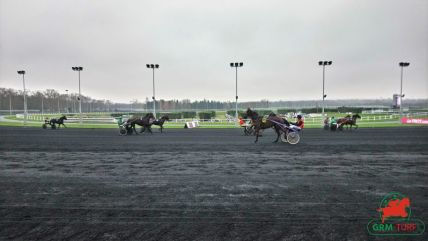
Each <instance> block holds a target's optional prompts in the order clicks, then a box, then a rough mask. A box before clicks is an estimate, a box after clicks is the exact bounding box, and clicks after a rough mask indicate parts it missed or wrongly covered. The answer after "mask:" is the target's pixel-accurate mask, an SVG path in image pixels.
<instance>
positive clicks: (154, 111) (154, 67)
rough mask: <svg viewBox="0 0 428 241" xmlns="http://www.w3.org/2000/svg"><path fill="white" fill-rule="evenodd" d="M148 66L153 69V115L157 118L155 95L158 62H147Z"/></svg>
mask: <svg viewBox="0 0 428 241" xmlns="http://www.w3.org/2000/svg"><path fill="white" fill-rule="evenodd" d="M146 67H147V68H149V69H152V70H153V96H152V100H153V115H154V116H155V118H156V97H155V69H159V65H158V64H146Z"/></svg>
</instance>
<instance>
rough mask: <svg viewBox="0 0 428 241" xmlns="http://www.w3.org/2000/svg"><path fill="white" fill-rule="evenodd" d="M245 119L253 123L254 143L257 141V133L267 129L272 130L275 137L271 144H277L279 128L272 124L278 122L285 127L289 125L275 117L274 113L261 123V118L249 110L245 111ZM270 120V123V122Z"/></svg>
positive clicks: (279, 133)
mask: <svg viewBox="0 0 428 241" xmlns="http://www.w3.org/2000/svg"><path fill="white" fill-rule="evenodd" d="M246 114H247V117H246V118H250V119H251V122H252V123H253V126H254V129H255V131H256V140H255V141H254V142H255V143H257V141H258V140H259V132H260V130H261V129H268V128H272V127H273V128H274V130H275V132H276V134H277V137H276V140H275V141H273V142H278V140H279V136H280V135H281V132H280V131H281V127H279V126H278V124H276V123H274V122H272V121H275V122H279V123H281V124H285V125H287V126H289V125H290V124H289V123H288V121H287V120H285V119H283V118H281V117H278V116H276V115H275V114H274V113H271V114H270V115H269V116H268V118H267V119H266V121H263V117H262V116H259V114H258V113H257V112H255V111H252V110H251V109H250V108H248V109H247V113H246ZM271 120H272V121H271Z"/></svg>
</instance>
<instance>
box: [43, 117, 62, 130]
mask: <svg viewBox="0 0 428 241" xmlns="http://www.w3.org/2000/svg"><path fill="white" fill-rule="evenodd" d="M64 120H67V117H66V116H65V115H63V116H61V117H60V118H58V119H50V120H49V122H47V121H45V124H49V125H50V126H52V129H54V128H56V125H57V124H58V128H60V127H61V125H63V126H64V127H66V126H65V125H64ZM54 126H55V127H54Z"/></svg>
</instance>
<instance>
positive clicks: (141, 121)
mask: <svg viewBox="0 0 428 241" xmlns="http://www.w3.org/2000/svg"><path fill="white" fill-rule="evenodd" d="M153 121H155V116H154V115H153V114H152V113H148V114H146V115H145V116H140V117H138V116H136V117H132V118H129V119H128V120H127V121H126V124H125V125H130V126H131V128H132V129H133V130H134V132H135V134H137V135H138V133H137V130H135V125H139V126H141V127H143V128H145V129H147V130H148V131H149V132H150V133H151V134H153V132H152V128H151V126H152V124H153Z"/></svg>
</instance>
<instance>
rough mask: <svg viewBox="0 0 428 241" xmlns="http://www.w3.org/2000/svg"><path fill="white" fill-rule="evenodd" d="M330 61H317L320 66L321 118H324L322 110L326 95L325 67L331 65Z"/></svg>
mask: <svg viewBox="0 0 428 241" xmlns="http://www.w3.org/2000/svg"><path fill="white" fill-rule="evenodd" d="M332 63H333V62H332V61H318V65H320V66H322V117H324V108H325V103H324V100H325V97H327V95H326V94H325V66H326V65H331V64H332Z"/></svg>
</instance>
